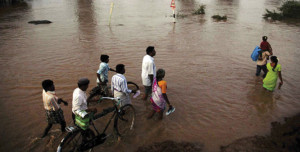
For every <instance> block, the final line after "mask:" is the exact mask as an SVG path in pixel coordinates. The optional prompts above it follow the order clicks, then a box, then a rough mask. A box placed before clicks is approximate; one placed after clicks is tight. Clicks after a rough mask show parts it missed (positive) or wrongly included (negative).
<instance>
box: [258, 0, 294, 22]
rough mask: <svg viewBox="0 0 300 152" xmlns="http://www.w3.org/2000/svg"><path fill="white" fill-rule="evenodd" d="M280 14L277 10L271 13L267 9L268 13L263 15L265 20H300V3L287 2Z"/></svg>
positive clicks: (280, 9)
mask: <svg viewBox="0 0 300 152" xmlns="http://www.w3.org/2000/svg"><path fill="white" fill-rule="evenodd" d="M279 11H280V12H276V11H275V10H273V12H272V11H270V10H268V9H266V13H265V14H264V15H263V17H264V18H265V19H267V18H269V17H270V18H271V19H273V20H281V19H285V18H295V19H300V1H294V0H293V1H291V0H289V1H285V2H284V3H283V5H282V6H281V7H280V8H279Z"/></svg>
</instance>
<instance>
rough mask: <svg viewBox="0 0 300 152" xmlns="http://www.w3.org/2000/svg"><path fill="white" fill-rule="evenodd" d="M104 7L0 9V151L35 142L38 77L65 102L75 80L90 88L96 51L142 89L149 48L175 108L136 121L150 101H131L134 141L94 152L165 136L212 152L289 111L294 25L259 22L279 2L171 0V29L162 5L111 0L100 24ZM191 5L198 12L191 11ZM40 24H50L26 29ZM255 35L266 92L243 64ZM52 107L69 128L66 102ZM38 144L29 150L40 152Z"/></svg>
mask: <svg viewBox="0 0 300 152" xmlns="http://www.w3.org/2000/svg"><path fill="white" fill-rule="evenodd" d="M110 3H111V1H108V0H74V1H70V0H51V1H49V0H39V1H30V2H28V4H27V5H20V6H14V7H6V8H0V63H1V64H0V69H1V73H0V79H1V81H0V113H1V115H0V121H1V127H0V151H21V150H23V149H24V148H25V147H28V145H30V144H32V140H34V139H36V137H39V136H41V134H42V132H43V130H44V128H45V127H46V125H47V124H46V119H45V116H44V110H43V103H42V97H41V94H42V88H41V82H42V81H43V80H44V79H52V80H54V82H55V86H56V92H57V94H58V96H59V97H62V98H63V99H65V100H67V101H69V103H71V101H72V92H73V90H74V89H75V88H76V82H77V80H78V79H79V78H81V77H87V78H89V79H90V80H91V85H90V88H92V87H94V86H95V85H96V70H97V68H98V66H99V56H100V55H101V54H104V53H105V54H108V55H109V56H110V63H109V64H110V66H111V67H115V65H117V64H119V63H123V64H125V65H126V74H125V76H126V78H127V80H129V81H134V82H137V83H138V84H139V85H140V87H142V83H141V76H140V75H141V62H142V58H143V56H144V55H145V49H146V47H147V46H149V45H154V46H155V48H156V51H157V54H156V56H155V62H156V65H157V68H164V69H165V70H166V77H165V80H166V81H167V82H168V97H169V100H170V102H171V103H172V104H173V105H174V106H175V107H176V112H174V113H173V114H172V115H170V116H165V117H164V120H163V121H157V120H156V119H157V118H155V119H154V120H146V115H147V113H148V112H149V111H150V110H151V105H150V104H149V103H148V102H147V103H145V102H144V101H142V100H140V99H135V100H133V105H134V107H135V108H136V110H137V123H136V127H135V136H131V137H128V139H127V140H125V141H124V142H121V143H119V144H117V143H114V142H113V143H111V144H106V145H103V146H98V147H96V150H97V149H105V150H108V151H112V150H116V151H134V150H136V149H137V148H138V147H139V146H142V145H147V144H150V143H152V142H155V141H164V140H175V141H191V142H199V143H203V144H204V148H205V151H208V152H214V151H218V150H219V146H220V145H226V144H229V143H230V142H232V141H233V140H235V139H238V138H242V137H246V136H253V135H265V134H268V133H269V132H270V122H272V121H281V120H282V118H283V117H287V116H291V115H294V114H296V113H298V112H299V110H300V102H299V98H300V93H299V90H300V68H299V65H298V63H299V61H300V59H299V56H300V43H299V42H300V41H299V39H300V28H299V26H300V24H299V23H293V22H288V23H287V22H270V21H265V20H264V19H263V18H262V14H263V13H264V11H265V9H266V8H268V9H274V8H276V7H278V6H279V5H280V2H278V1H277V0H178V1H176V10H177V11H179V13H180V14H185V15H187V16H186V17H184V18H179V19H177V23H176V24H173V23H172V18H171V17H170V15H171V14H172V10H171V8H170V7H169V6H170V1H169V0H163V1H162V0H127V1H124V0H115V1H114V3H115V7H114V10H113V15H112V20H111V26H108V22H109V9H110ZM200 4H205V5H206V14H205V15H200V16H194V15H192V12H193V10H194V9H196V8H197V7H198V6H199V5H200ZM216 14H220V15H227V17H228V20H227V22H215V21H214V20H213V19H212V18H211V16H212V15H216ZM43 19H47V20H50V21H52V22H53V23H52V24H48V25H32V24H27V22H28V21H30V20H43ZM263 35H267V36H268V37H269V42H270V43H271V45H272V47H273V50H274V51H273V52H274V54H275V55H276V56H278V57H279V59H280V61H279V63H280V64H281V65H282V75H283V79H284V85H283V86H282V88H281V90H276V91H275V92H273V93H270V92H266V91H265V90H264V89H262V78H261V77H256V76H255V70H256V63H255V62H253V61H252V60H251V59H250V54H251V53H252V50H253V49H254V47H255V46H256V45H259V43H260V41H261V37H262V36H263ZM112 75H113V73H110V74H109V77H110V78H111V76H112ZM104 106H105V104H104ZM96 107H98V108H99V109H100V108H101V105H98V106H96ZM62 109H63V110H64V113H65V118H66V120H67V123H68V124H71V104H70V105H69V106H68V107H65V106H62ZM101 123H102V122H98V123H97V125H98V126H99V128H101V126H102V125H101ZM103 123H104V122H103ZM58 128H59V126H58V125H56V126H55V127H54V128H53V130H55V129H58ZM56 138H58V137H56ZM60 138H61V137H60ZM59 140H60V139H59ZM38 143H39V142H37V143H36V144H35V145H33V147H34V148H31V149H30V150H31V151H39V149H43V146H44V144H38ZM30 146H32V145H30ZM55 146H57V145H55ZM55 146H54V147H55Z"/></svg>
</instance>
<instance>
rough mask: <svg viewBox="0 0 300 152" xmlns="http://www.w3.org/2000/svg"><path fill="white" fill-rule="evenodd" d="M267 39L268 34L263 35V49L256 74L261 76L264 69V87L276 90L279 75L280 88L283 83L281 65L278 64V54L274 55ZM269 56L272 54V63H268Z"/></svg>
mask: <svg viewBox="0 0 300 152" xmlns="http://www.w3.org/2000/svg"><path fill="white" fill-rule="evenodd" d="M267 40H268V37H267V36H263V37H262V42H261V43H260V49H261V51H260V52H259V57H258V60H257V68H256V76H259V75H260V72H261V70H263V71H264V74H263V78H264V79H263V87H264V88H265V89H267V90H269V91H274V90H275V88H276V84H277V79H278V77H279V79H280V83H279V85H278V88H280V87H281V85H282V84H283V81H282V76H281V65H280V64H278V58H277V57H276V56H272V55H273V50H272V47H271V45H270V43H269V42H268V41H267ZM269 56H271V63H267V60H269Z"/></svg>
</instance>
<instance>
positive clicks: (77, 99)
mask: <svg viewBox="0 0 300 152" xmlns="http://www.w3.org/2000/svg"><path fill="white" fill-rule="evenodd" d="M89 83H90V81H89V79H87V78H81V79H79V80H78V83H77V84H78V88H76V89H75V90H74V92H73V100H72V118H73V120H74V123H75V114H78V112H80V111H86V112H94V113H96V112H97V109H96V108H88V106H87V96H86V90H87V88H88V87H89Z"/></svg>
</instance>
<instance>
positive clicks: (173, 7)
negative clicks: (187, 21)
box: [170, 0, 176, 23]
mask: <svg viewBox="0 0 300 152" xmlns="http://www.w3.org/2000/svg"><path fill="white" fill-rule="evenodd" d="M170 7H172V9H173V22H174V23H176V21H175V8H176V6H175V0H172V2H171V6H170Z"/></svg>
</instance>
